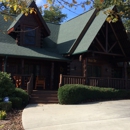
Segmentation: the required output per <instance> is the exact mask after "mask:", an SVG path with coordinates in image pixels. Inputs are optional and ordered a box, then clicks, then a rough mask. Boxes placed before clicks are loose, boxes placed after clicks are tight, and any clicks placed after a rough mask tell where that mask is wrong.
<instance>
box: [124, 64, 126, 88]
mask: <svg viewBox="0 0 130 130" xmlns="http://www.w3.org/2000/svg"><path fill="white" fill-rule="evenodd" d="M124 77H125V88H126V89H127V62H124Z"/></svg>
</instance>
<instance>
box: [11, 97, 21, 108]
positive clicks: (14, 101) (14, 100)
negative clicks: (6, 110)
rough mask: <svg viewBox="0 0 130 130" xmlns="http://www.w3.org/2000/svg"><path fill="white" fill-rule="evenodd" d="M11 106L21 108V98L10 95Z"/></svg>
mask: <svg viewBox="0 0 130 130" xmlns="http://www.w3.org/2000/svg"><path fill="white" fill-rule="evenodd" d="M10 101H11V102H12V107H13V108H22V99H21V98H19V97H10Z"/></svg>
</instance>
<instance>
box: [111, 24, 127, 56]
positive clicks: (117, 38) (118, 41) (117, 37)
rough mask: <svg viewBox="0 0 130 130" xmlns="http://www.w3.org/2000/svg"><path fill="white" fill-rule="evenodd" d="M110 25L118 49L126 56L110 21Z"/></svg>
mask: <svg viewBox="0 0 130 130" xmlns="http://www.w3.org/2000/svg"><path fill="white" fill-rule="evenodd" d="M110 26H111V29H112V31H113V33H114V35H115V37H116V40H117V42H118V44H119V46H120V49H121V51H122V53H123V55H124V56H125V57H126V54H125V52H124V50H123V48H122V46H121V44H120V41H119V39H118V37H117V35H116V32H115V30H114V28H113V26H112V24H111V23H110Z"/></svg>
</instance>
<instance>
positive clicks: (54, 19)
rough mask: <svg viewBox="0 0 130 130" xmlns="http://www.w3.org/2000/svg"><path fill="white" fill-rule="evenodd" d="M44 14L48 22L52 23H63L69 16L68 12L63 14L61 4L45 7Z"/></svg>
mask: <svg viewBox="0 0 130 130" xmlns="http://www.w3.org/2000/svg"><path fill="white" fill-rule="evenodd" d="M42 15H43V18H44V20H45V21H46V22H51V23H61V22H63V21H64V20H65V18H66V17H67V15H66V14H62V12H61V8H60V7H59V6H51V7H50V9H45V10H44V11H43V14H42Z"/></svg>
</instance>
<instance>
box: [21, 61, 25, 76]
mask: <svg viewBox="0 0 130 130" xmlns="http://www.w3.org/2000/svg"><path fill="white" fill-rule="evenodd" d="M21 64H22V74H24V59H21Z"/></svg>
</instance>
